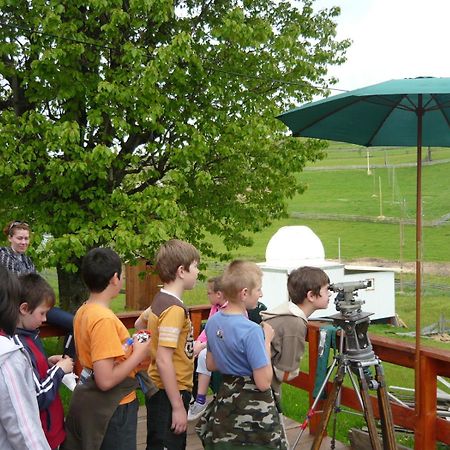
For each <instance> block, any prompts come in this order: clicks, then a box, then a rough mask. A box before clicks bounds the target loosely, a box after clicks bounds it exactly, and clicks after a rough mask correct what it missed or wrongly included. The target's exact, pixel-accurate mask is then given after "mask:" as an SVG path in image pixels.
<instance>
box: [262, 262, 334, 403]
mask: <svg viewBox="0 0 450 450" xmlns="http://www.w3.org/2000/svg"><path fill="white" fill-rule="evenodd" d="M329 285H330V280H329V278H328V275H327V274H326V273H325V272H324V271H323V270H322V269H319V268H318V267H308V266H305V267H300V268H298V269H296V270H293V271H292V272H291V273H290V274H289V277H288V281H287V288H288V293H289V301H287V302H285V303H282V304H281V305H280V306H278V307H276V308H275V309H273V310H272V311H266V312H263V313H262V316H263V321H264V322H265V323H268V324H270V325H271V326H272V328H273V329H274V331H275V336H274V338H273V339H272V344H271V353H272V366H273V372H274V375H275V376H274V377H273V381H272V389H273V391H274V395H275V399H276V401H277V406H278V408H279V410H280V411H281V404H280V394H281V383H282V382H283V381H289V380H292V379H293V378H295V377H296V376H297V375H298V374H299V370H300V369H299V365H300V360H301V358H302V356H303V352H304V350H305V340H306V331H307V324H308V317H309V316H310V315H311V314H312V313H313V312H314V311H316V310H317V309H324V308H327V307H328V302H329V297H330V292H329V290H328V287H329Z"/></svg>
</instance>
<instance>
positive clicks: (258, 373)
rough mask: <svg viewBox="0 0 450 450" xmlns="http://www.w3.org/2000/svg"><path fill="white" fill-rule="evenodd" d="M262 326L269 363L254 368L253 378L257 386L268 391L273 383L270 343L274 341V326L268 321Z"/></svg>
mask: <svg viewBox="0 0 450 450" xmlns="http://www.w3.org/2000/svg"><path fill="white" fill-rule="evenodd" d="M262 328H263V330H264V348H265V351H266V354H267V358H268V359H269V364H267V365H266V366H264V367H261V368H259V369H254V370H253V379H254V380H255V384H256V387H257V388H258V389H259V390H260V391H267V389H269V388H270V385H271V384H272V376H273V370H272V364H270V343H271V341H272V338H273V335H274V331H273V328H272V327H271V326H270V325H269V324H268V323H266V322H263V323H262Z"/></svg>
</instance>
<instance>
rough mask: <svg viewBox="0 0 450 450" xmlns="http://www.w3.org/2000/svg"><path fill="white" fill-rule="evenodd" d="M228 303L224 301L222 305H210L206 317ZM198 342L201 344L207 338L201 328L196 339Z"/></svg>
mask: <svg viewBox="0 0 450 450" xmlns="http://www.w3.org/2000/svg"><path fill="white" fill-rule="evenodd" d="M227 305H228V302H225V303H224V304H223V305H222V306H220V305H212V306H211V309H210V310H209V316H208V319H209V318H210V317H211V316H213V315H214V314H215V313H216V312H217V311H220V310H221V309H223V308H225V307H226V306H227ZM196 340H197V341H198V342H201V343H202V344H203V343H205V342H206V341H207V340H208V339H207V338H206V332H205V330H203V331H202V332H201V333H200V334H199V335H198V338H197V339H196Z"/></svg>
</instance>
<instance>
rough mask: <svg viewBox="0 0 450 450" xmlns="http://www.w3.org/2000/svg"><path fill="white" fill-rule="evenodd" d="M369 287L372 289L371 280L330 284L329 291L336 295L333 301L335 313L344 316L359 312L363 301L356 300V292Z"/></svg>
mask: <svg viewBox="0 0 450 450" xmlns="http://www.w3.org/2000/svg"><path fill="white" fill-rule="evenodd" d="M369 287H372V280H362V281H344V282H342V283H333V284H331V285H330V287H329V289H330V291H333V292H336V293H337V295H336V297H335V299H334V304H335V306H336V311H341V313H342V314H344V315H349V314H352V313H354V312H360V311H361V305H363V304H364V300H360V299H358V298H357V296H358V292H357V291H358V290H359V289H367V288H369Z"/></svg>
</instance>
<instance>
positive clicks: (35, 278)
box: [19, 273, 55, 313]
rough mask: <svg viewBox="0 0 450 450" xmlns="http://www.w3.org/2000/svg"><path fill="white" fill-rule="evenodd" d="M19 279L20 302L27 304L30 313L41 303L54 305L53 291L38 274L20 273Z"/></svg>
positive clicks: (49, 305)
mask: <svg viewBox="0 0 450 450" xmlns="http://www.w3.org/2000/svg"><path fill="white" fill-rule="evenodd" d="M19 281H20V302H21V303H26V304H27V305H28V312H30V313H32V312H33V311H34V310H35V309H36V308H37V307H38V306H39V305H41V304H45V306H48V307H50V308H52V307H53V306H55V291H54V290H53V288H52V287H51V286H50V285H49V284H48V282H47V281H46V280H45V279H44V278H42V277H41V276H40V275H39V274H37V273H28V274H26V275H21V276H20V277H19Z"/></svg>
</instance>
